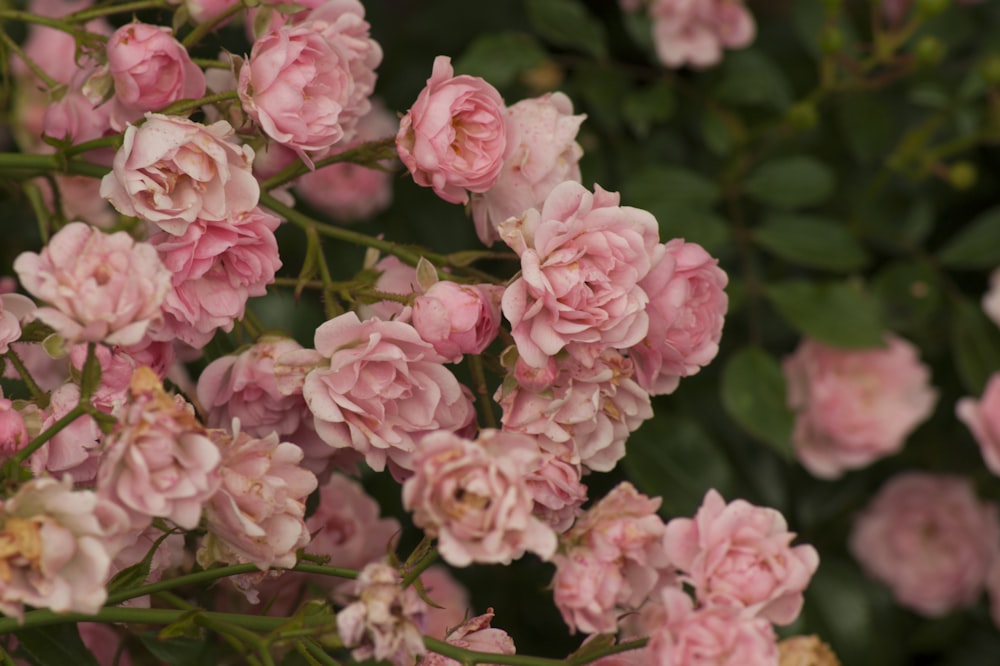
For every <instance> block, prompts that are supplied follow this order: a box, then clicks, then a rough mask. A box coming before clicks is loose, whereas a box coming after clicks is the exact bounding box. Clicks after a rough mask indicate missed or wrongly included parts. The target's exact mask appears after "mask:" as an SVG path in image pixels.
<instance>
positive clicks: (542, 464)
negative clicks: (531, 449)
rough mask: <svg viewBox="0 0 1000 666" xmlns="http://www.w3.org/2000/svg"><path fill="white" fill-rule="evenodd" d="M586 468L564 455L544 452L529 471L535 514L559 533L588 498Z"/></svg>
mask: <svg viewBox="0 0 1000 666" xmlns="http://www.w3.org/2000/svg"><path fill="white" fill-rule="evenodd" d="M582 477H583V469H582V467H581V466H580V464H579V463H577V464H573V463H571V462H569V461H568V460H565V459H564V458H560V457H559V456H556V455H553V454H552V453H550V452H547V451H543V452H542V453H541V457H540V459H539V461H538V464H537V465H536V466H535V467H534V468H533V469H532V471H531V472H529V474H528V477H527V482H528V488H529V489H530V490H531V496H532V497H533V498H534V500H535V509H534V513H535V515H536V516H538V517H539V518H541V519H542V520H543V521H544V522H545V523H547V524H548V525H550V526H551V527H552V529H554V530H555V531H556V532H565V531H566V530H568V529H569V528H570V527H571V526H572V525H573V521H575V520H576V517H577V516H579V515H580V514H581V513H582V510H581V509H580V507H581V506H582V505H583V503H584V502H586V501H587V486H585V485H584V484H583V481H582Z"/></svg>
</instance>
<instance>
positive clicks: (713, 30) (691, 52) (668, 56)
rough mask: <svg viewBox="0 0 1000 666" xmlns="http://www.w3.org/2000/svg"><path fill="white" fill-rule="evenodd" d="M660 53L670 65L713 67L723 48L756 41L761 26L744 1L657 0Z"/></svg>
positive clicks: (653, 8) (655, 28) (655, 22)
mask: <svg viewBox="0 0 1000 666" xmlns="http://www.w3.org/2000/svg"><path fill="white" fill-rule="evenodd" d="M649 13H650V17H651V18H652V19H653V44H654V46H655V47H656V55H657V56H658V57H659V59H660V62H662V63H663V64H664V65H665V66H667V67H682V66H684V65H690V66H692V67H695V68H699V69H701V68H705V67H711V66H712V65H717V64H718V63H719V62H720V61H721V60H722V50H723V49H724V48H726V49H740V48H743V47H745V46H749V44H750V43H751V42H752V41H753V40H754V37H755V36H756V33H757V26H756V24H755V23H754V19H753V15H751V14H750V12H749V11H748V10H747V8H746V7H745V6H744V5H743V2H742V0H653V2H652V4H651V5H650V8H649Z"/></svg>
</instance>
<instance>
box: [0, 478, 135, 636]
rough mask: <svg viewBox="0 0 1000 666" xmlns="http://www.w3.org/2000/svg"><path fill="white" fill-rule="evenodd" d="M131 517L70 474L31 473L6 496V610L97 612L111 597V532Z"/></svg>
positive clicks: (0, 570)
mask: <svg viewBox="0 0 1000 666" xmlns="http://www.w3.org/2000/svg"><path fill="white" fill-rule="evenodd" d="M126 524H127V518H126V516H125V514H124V512H123V511H122V510H121V509H120V508H118V507H116V506H114V505H113V504H112V503H110V502H107V501H105V500H102V499H100V498H99V497H98V496H97V494H95V493H93V492H91V491H89V490H79V491H74V490H73V489H72V487H71V484H70V481H69V479H64V480H63V481H56V480H55V479H52V478H41V479H31V480H30V481H26V482H24V483H23V484H22V485H21V487H20V488H19V489H18V490H17V492H16V493H15V494H14V495H13V496H12V497H10V498H8V499H6V500H3V501H0V544H3V557H2V559H0V574H2V575H0V611H3V613H4V615H7V616H10V617H16V618H18V620H21V619H23V618H24V606H25V605H28V606H34V607H36V608H48V609H50V610H52V611H55V612H56V613H67V612H77V613H87V614H93V613H96V612H97V611H99V610H100V609H101V606H103V605H104V601H105V599H106V598H107V591H106V590H105V588H104V583H105V581H106V580H107V577H108V571H109V569H110V566H111V558H112V557H113V555H114V553H113V552H109V551H108V548H107V546H106V543H107V542H108V539H109V537H111V536H113V535H115V534H117V533H118V532H119V531H121V530H122V529H124V527H125V525H126Z"/></svg>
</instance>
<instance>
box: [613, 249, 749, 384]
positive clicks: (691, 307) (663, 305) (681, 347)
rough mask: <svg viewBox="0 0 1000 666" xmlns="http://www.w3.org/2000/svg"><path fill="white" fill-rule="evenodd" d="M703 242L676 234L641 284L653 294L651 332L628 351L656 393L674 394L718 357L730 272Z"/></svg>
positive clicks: (642, 380)
mask: <svg viewBox="0 0 1000 666" xmlns="http://www.w3.org/2000/svg"><path fill="white" fill-rule="evenodd" d="M718 263H719V262H718V260H717V259H714V258H712V257H711V256H710V255H709V254H708V253H707V252H705V250H704V249H703V248H702V247H701V246H700V245H698V244H697V243H686V242H684V241H683V240H681V239H679V238H676V239H674V240H672V241H670V242H668V243H666V244H665V245H661V246H659V247H658V248H657V253H656V258H655V259H654V261H653V267H652V268H651V269H650V271H649V273H648V274H647V275H646V277H645V278H643V279H642V281H641V282H640V283H639V284H640V286H641V287H642V288H643V290H644V291H645V292H646V294H647V295H648V296H649V305H648V306H647V307H646V314H647V315H649V332H648V333H647V334H646V337H645V338H644V339H643V340H642V341H641V342H639V344H637V345H635V346H633V347H631V348H630V349H629V350H628V354H629V356H630V357H631V358H632V359H633V360H634V361H635V377H636V381H637V382H638V383H639V385H640V386H642V387H643V388H644V389H646V390H647V391H649V392H650V393H651V394H652V395H664V394H667V393H673V392H674V390H675V389H676V388H677V385H678V384H679V383H680V379H681V377H689V376H691V375H693V374H695V373H697V372H698V371H699V370H701V368H703V367H704V366H706V365H708V363H709V362H710V361H711V360H712V359H713V358H715V355H716V354H717V353H718V351H719V340H720V339H721V337H722V324H723V322H724V321H725V316H726V310H727V309H728V307H729V298H728V297H727V296H726V292H725V288H726V284H727V283H728V282H729V277H728V276H727V275H726V273H725V271H723V270H722V269H721V268H719V266H718Z"/></svg>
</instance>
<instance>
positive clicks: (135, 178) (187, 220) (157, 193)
mask: <svg viewBox="0 0 1000 666" xmlns="http://www.w3.org/2000/svg"><path fill="white" fill-rule="evenodd" d="M233 134H234V131H233V128H232V126H231V125H230V124H229V123H227V122H225V121H223V120H220V121H218V122H216V123H213V124H211V125H207V126H206V125H202V124H200V123H196V122H192V121H190V120H186V119H184V118H180V117H178V116H164V115H161V114H157V113H149V114H146V122H145V123H143V124H142V125H138V126H136V125H129V126H128V128H127V129H126V130H125V136H124V142H123V143H122V147H121V148H120V149H119V150H118V152H117V153H115V160H114V166H113V169H112V171H111V173H109V174H108V175H106V176H105V177H104V179H103V180H102V181H101V196H102V197H104V198H105V199H107V200H108V201H110V202H111V205H112V206H114V207H115V208H116V209H117V210H118V211H119V212H120V213H122V214H124V215H133V216H135V217H140V218H142V219H144V220H147V221H149V222H152V223H153V224H156V225H157V226H158V227H160V228H161V229H163V230H164V231H166V232H167V233H170V234H173V235H175V236H180V235H182V234H183V233H184V230H185V229H187V227H188V225H190V224H191V223H192V222H194V221H195V220H197V219H200V220H203V221H220V220H225V219H227V218H230V217H234V216H236V215H239V214H240V213H246V212H248V211H250V210H253V208H254V207H255V206H256V205H257V200H258V198H259V196H260V186H259V185H258V184H257V179H256V178H254V176H253V173H252V172H251V165H252V164H253V150H252V149H251V148H250V147H249V146H240V145H237V144H235V143H233V142H231V141H229V139H230V137H232V136H233Z"/></svg>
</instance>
